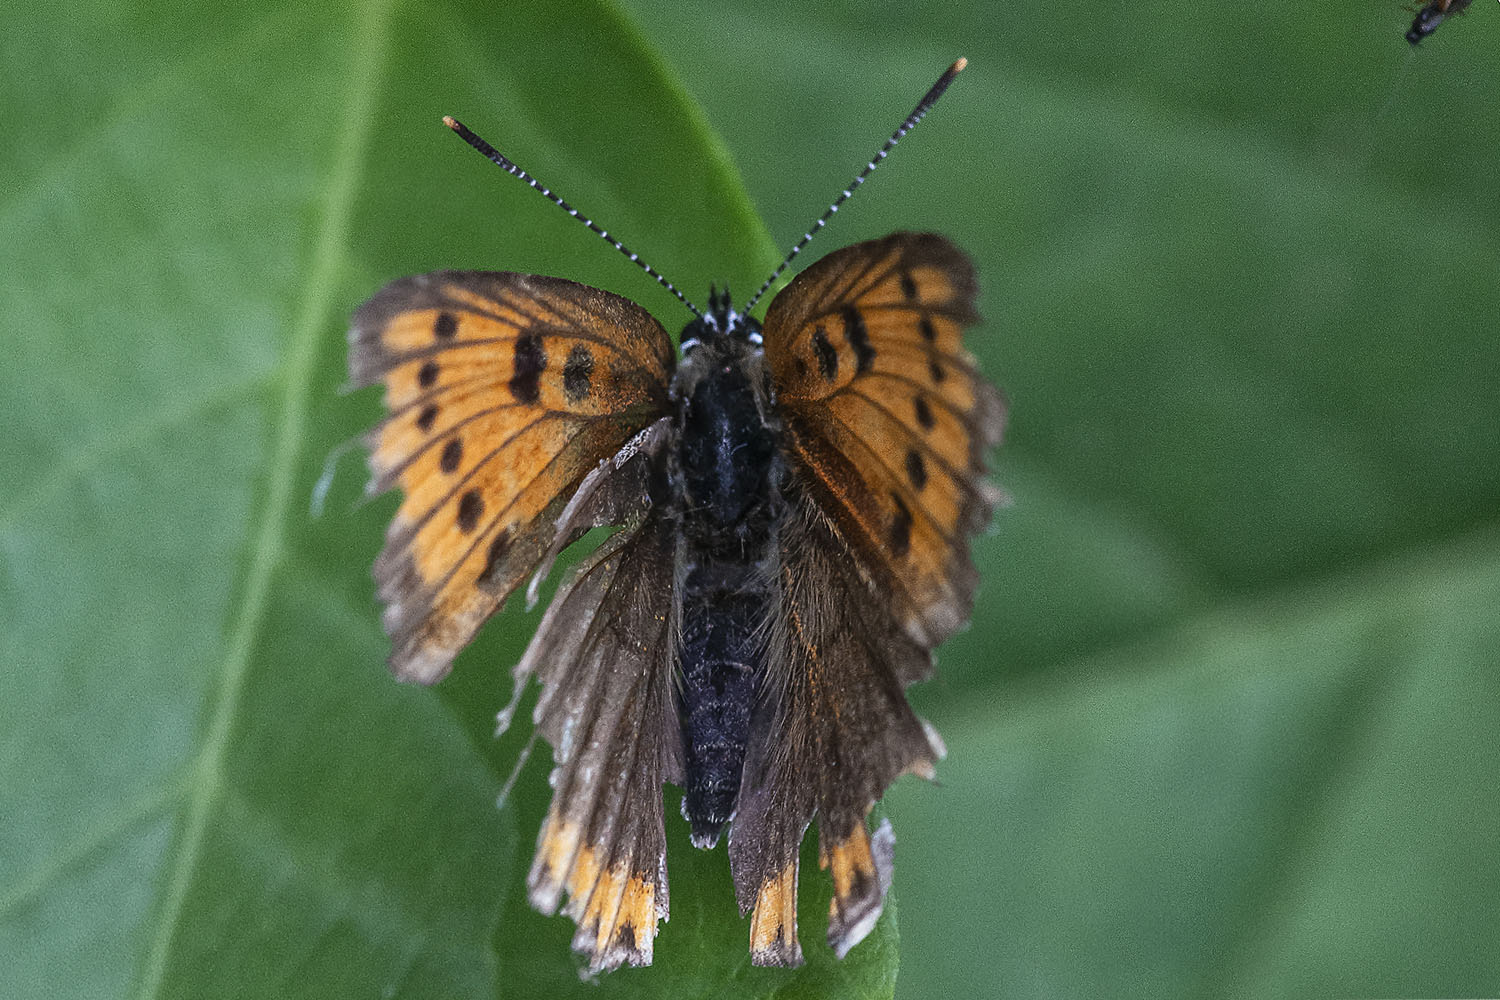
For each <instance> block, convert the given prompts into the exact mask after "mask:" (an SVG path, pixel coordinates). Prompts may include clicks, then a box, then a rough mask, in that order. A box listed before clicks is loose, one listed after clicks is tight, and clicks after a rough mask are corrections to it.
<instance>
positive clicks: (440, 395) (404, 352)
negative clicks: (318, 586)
mask: <svg viewBox="0 0 1500 1000" xmlns="http://www.w3.org/2000/svg"><path fill="white" fill-rule="evenodd" d="M349 340H350V353H349V371H350V376H351V379H352V381H353V383H354V385H355V386H356V387H360V386H366V385H371V384H374V383H376V382H383V383H384V384H385V390H386V391H385V404H386V408H387V410H388V412H389V416H388V417H387V418H386V420H385V421H384V422H383V423H381V424H380V426H379V427H377V428H376V429H375V430H374V431H373V432H372V434H371V436H370V444H371V452H370V468H371V472H372V474H373V477H374V478H373V480H372V482H371V484H370V489H371V491H372V492H381V491H383V490H386V489H389V488H390V487H392V486H400V487H401V489H402V491H403V492H404V493H405V499H404V501H403V502H402V504H401V507H400V509H399V510H398V511H397V513H396V517H395V519H394V520H393V521H392V523H391V526H390V530H389V531H388V532H387V534H386V544H385V548H384V550H383V551H382V552H381V553H380V556H379V558H378V559H377V560H376V562H375V578H376V581H377V583H378V586H379V596H380V599H381V600H382V602H384V604H385V606H386V607H385V615H384V622H385V628H386V632H387V633H388V634H389V635H390V636H391V639H392V652H391V661H390V662H391V668H392V670H393V671H394V672H395V673H396V675H397V676H398V677H400V678H402V679H404V680H416V681H420V682H422V683H432V682H434V681H437V680H438V679H440V678H441V677H443V676H444V675H445V674H446V673H447V672H448V670H449V669H450V667H451V666H452V663H453V658H454V657H455V656H456V655H457V654H458V651H459V650H460V649H462V648H463V647H464V646H465V645H466V644H467V643H468V642H469V640H470V639H472V638H473V636H474V633H475V632H477V631H478V629H479V627H480V626H481V625H482V624H483V623H484V621H485V619H487V618H488V617H489V616H490V615H491V614H493V613H494V612H495V610H496V609H498V608H499V606H500V605H501V603H503V602H504V600H505V598H506V597H507V596H508V595H509V594H510V593H511V592H512V591H513V590H514V589H515V588H516V586H517V585H518V584H519V583H520V582H521V581H522V580H523V579H525V577H526V576H527V575H528V574H529V573H531V572H532V571H533V570H534V569H535V567H536V566H537V564H538V563H539V562H540V561H541V559H542V558H543V556H544V555H546V553H547V552H548V550H549V548H551V547H552V543H553V542H554V536H555V534H556V530H557V529H556V523H557V519H558V516H559V515H560V514H561V513H562V511H563V508H564V507H565V506H566V505H567V503H568V500H569V498H570V497H571V495H572V494H573V492H574V491H575V490H576V489H577V487H578V486H579V484H580V482H581V481H582V480H583V479H584V477H585V476H586V475H587V474H588V473H589V472H590V471H592V470H593V469H595V468H596V467H597V466H599V464H600V463H601V462H603V461H605V460H607V459H609V458H610V457H611V456H613V455H615V454H616V453H617V452H618V451H619V450H620V448H621V447H622V446H624V445H625V444H626V443H627V442H628V441H630V439H631V438H632V437H633V436H635V435H636V434H638V433H639V432H640V431H642V429H643V428H645V427H647V426H648V425H649V424H650V423H651V422H652V421H653V420H655V419H656V418H658V417H660V416H661V415H662V414H664V413H665V412H666V411H667V385H668V381H669V379H670V377H671V373H672V368H673V364H674V359H675V355H674V352H673V349H672V344H671V341H670V340H669V339H668V337H667V334H666V331H664V330H663V329H662V327H661V324H660V323H658V322H657V321H656V320H655V318H653V317H652V316H651V315H650V314H649V313H648V312H646V311H645V310H644V309H642V308H641V307H640V306H637V305H636V304H635V303H633V302H631V301H629V300H628V299H625V298H622V297H620V296H618V295H612V294H610V293H608V292H603V291H599V290H598V289H594V288H589V287H587V286H585V285H580V284H577V283H575V282H571V281H564V280H562V279H559V278H545V277H538V276H535V275H523V274H512V273H506V272H477V271H439V272H435V273H432V274H424V275H417V276H415V277H410V278H402V279H400V280H398V281H394V282H392V283H391V284H389V285H387V286H386V287H385V288H383V289H382V290H381V291H380V292H378V293H377V294H376V295H375V297H374V298H372V299H371V300H370V301H369V302H367V303H365V304H364V305H363V306H362V307H360V309H359V310H358V311H357V312H356V313H355V316H354V321H353V325H352V327H351V329H350V333H349ZM604 517H605V519H606V520H608V512H604Z"/></svg>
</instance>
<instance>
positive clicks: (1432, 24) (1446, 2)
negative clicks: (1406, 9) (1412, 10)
mask: <svg viewBox="0 0 1500 1000" xmlns="http://www.w3.org/2000/svg"><path fill="white" fill-rule="evenodd" d="M1472 2H1473V0H1428V3H1427V5H1426V6H1424V7H1422V8H1421V9H1420V10H1418V11H1417V16H1416V17H1415V18H1414V19H1413V20H1412V22H1411V27H1410V28H1409V29H1407V32H1406V40H1407V41H1408V42H1411V43H1412V44H1413V45H1416V44H1418V43H1419V42H1421V41H1422V39H1424V38H1426V37H1427V36H1428V35H1430V34H1432V33H1433V32H1434V31H1436V30H1437V29H1438V25H1440V24H1442V23H1443V21H1444V20H1446V19H1447V18H1448V17H1449V16H1450V15H1453V14H1462V13H1463V12H1464V8H1466V7H1468V6H1469V4H1470V3H1472Z"/></svg>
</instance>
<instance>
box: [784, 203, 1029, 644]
mask: <svg viewBox="0 0 1500 1000" xmlns="http://www.w3.org/2000/svg"><path fill="white" fill-rule="evenodd" d="M975 294H976V286H975V281H974V273H973V267H972V265H971V264H970V263H969V260H968V258H967V257H965V256H964V255H963V254H962V253H961V252H960V251H959V250H958V249H957V248H955V247H954V246H953V245H952V244H951V243H949V242H948V241H947V240H945V239H943V238H942V237H940V236H935V235H931V234H924V233H895V234H893V235H891V236H888V237H885V238H884V239H880V240H873V241H870V242H867V243H860V244H857V245H855V246H852V247H848V248H846V249H844V250H839V251H837V252H835V253H832V254H829V255H828V256H827V257H825V258H823V259H822V260H820V261H818V263H816V264H814V265H813V266H812V267H810V268H808V269H807V270H806V271H804V272H803V273H802V274H800V275H798V276H797V277H796V278H795V279H794V280H793V281H792V282H791V284H790V285H788V286H787V288H786V289H785V290H784V291H782V293H781V294H780V295H778V296H777V297H776V299H775V301H773V302H772V303H771V307H770V309H769V311H768V312H767V314H766V321H765V329H764V336H765V349H766V358H767V360H768V362H769V363H770V365H771V369H772V373H773V378H774V382H775V386H776V391H777V401H778V405H779V406H780V408H781V410H782V414H781V415H782V421H783V428H784V445H783V447H784V449H785V451H786V453H787V455H788V457H789V458H790V459H791V464H792V466H793V468H794V470H795V472H796V473H800V474H802V476H803V477H804V478H805V483H806V486H807V488H808V490H809V492H810V493H811V494H812V496H813V497H814V498H815V499H816V501H817V503H818V504H819V506H820V507H821V508H822V509H823V510H824V511H825V512H826V513H827V514H828V516H829V517H831V518H832V519H833V521H834V522H835V524H836V525H837V526H838V529H839V531H840V533H841V535H842V537H843V539H844V540H845V541H846V542H847V543H848V544H849V545H850V547H851V548H852V550H853V553H854V556H855V558H856V559H857V560H858V561H859V564H860V567H861V569H862V570H863V571H864V572H865V574H866V575H867V577H868V578H869V579H870V581H871V582H872V583H873V584H874V585H875V586H876V587H877V590H878V593H880V594H882V595H888V596H887V597H886V599H888V600H889V601H890V603H891V607H892V612H893V613H894V614H895V615H896V616H897V619H898V620H899V621H900V622H901V623H902V625H903V626H904V627H905V628H906V629H907V630H908V632H909V633H910V634H911V635H912V636H913V638H915V639H917V640H918V641H919V642H921V643H922V644H923V645H925V646H927V647H929V648H930V647H932V646H935V645H937V644H938V643H939V642H941V641H942V640H943V639H945V638H947V637H948V636H949V635H951V634H952V633H953V631H955V630H956V629H957V628H958V627H959V626H960V625H961V624H962V623H963V622H964V620H965V619H967V617H968V613H969V609H970V607H971V605H972V602H973V591H974V587H975V584H976V582H977V577H976V575H975V573H974V570H973V566H972V564H971V562H970V560H969V555H968V536H969V535H971V534H972V533H973V532H975V531H977V530H978V529H979V528H980V527H982V526H983V525H984V524H986V523H987V522H988V521H989V518H990V515H991V513H992V512H993V510H994V507H995V505H996V503H997V502H998V500H999V493H998V491H997V490H996V489H995V488H994V487H993V486H991V485H990V484H988V483H987V482H986V481H985V480H984V478H983V476H984V455H985V452H986V451H987V450H988V449H989V448H990V447H992V446H993V445H995V444H996V443H998V441H999V439H1000V434H1001V431H1002V429H1003V426H1004V405H1003V402H1002V400H1001V397H1000V395H999V393H998V392H996V390H995V389H994V388H993V387H992V386H991V385H990V384H989V383H988V382H986V381H985V380H984V379H983V378H982V377H981V376H980V375H979V373H978V371H977V370H976V368H975V366H974V361H973V358H972V357H971V356H970V355H969V354H968V353H967V352H966V351H965V350H964V347H963V344H962V333H963V328H964V327H965V326H966V325H968V324H971V323H973V322H975V321H976V319H977V314H976V313H975V310H974V298H975Z"/></svg>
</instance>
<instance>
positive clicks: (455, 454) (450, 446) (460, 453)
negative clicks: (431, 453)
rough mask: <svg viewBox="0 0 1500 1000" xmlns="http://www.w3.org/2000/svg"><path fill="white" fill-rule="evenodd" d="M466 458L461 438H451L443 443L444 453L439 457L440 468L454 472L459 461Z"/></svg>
mask: <svg viewBox="0 0 1500 1000" xmlns="http://www.w3.org/2000/svg"><path fill="white" fill-rule="evenodd" d="M463 460H464V443H463V440H462V439H461V438H456V437H454V438H449V439H448V443H447V444H445V445H443V454H442V455H441V456H440V457H439V458H438V468H440V469H442V470H443V471H444V472H452V471H454V470H455V469H457V468H458V463H459V462H462V461H463Z"/></svg>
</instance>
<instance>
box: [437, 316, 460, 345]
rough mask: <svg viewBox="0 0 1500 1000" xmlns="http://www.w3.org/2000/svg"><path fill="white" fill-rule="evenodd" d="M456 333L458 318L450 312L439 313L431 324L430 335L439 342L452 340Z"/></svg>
mask: <svg viewBox="0 0 1500 1000" xmlns="http://www.w3.org/2000/svg"><path fill="white" fill-rule="evenodd" d="M456 333H458V317H457V316H455V315H453V314H452V313H450V312H440V313H438V314H437V319H436V320H435V321H434V322H433V324H432V335H433V336H434V337H436V338H437V339H439V340H452V339H453V335H454V334H456Z"/></svg>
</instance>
